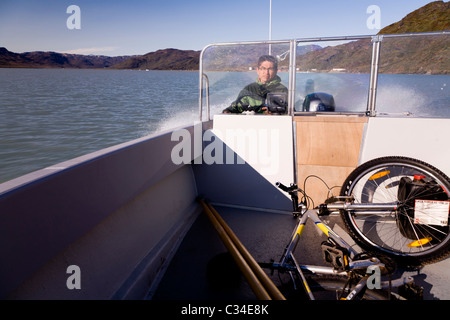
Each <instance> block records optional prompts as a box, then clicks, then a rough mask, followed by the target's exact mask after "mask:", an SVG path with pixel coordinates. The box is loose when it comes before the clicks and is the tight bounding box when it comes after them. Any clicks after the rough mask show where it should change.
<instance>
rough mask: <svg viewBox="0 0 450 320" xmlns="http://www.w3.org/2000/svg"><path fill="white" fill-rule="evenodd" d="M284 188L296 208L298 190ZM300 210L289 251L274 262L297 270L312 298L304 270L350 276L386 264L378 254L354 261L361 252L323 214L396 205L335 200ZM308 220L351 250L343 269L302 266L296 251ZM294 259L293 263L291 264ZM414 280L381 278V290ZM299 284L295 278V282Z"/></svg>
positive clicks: (364, 281) (281, 267)
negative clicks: (337, 231)
mask: <svg viewBox="0 0 450 320" xmlns="http://www.w3.org/2000/svg"><path fill="white" fill-rule="evenodd" d="M277 185H278V186H279V187H280V188H281V189H283V190H284V191H287V192H288V193H289V194H290V195H291V197H292V201H293V204H294V207H295V206H296V205H298V203H297V202H298V201H297V200H298V199H297V196H296V194H295V192H296V191H297V190H296V188H294V187H295V186H291V188H287V187H285V186H283V185H281V184H277ZM298 208H299V209H300V211H298V210H295V209H294V215H296V216H297V215H298V216H299V218H298V223H297V226H296V227H295V229H294V232H293V234H292V236H291V239H290V241H289V243H288V245H287V246H286V248H285V252H284V254H283V256H282V258H281V260H280V262H279V263H273V264H271V268H273V269H278V270H286V271H288V272H289V273H290V275H291V278H292V272H293V271H295V272H296V273H297V274H298V275H299V276H300V279H301V282H302V285H303V287H304V289H305V292H307V294H308V296H309V298H310V299H311V300H314V295H313V294H312V292H311V289H310V287H309V285H308V283H307V281H306V278H305V276H304V274H303V271H309V272H312V273H316V274H343V275H349V273H350V272H352V271H356V270H358V269H359V270H361V269H367V268H369V267H371V266H379V267H383V266H384V264H383V263H382V262H381V261H380V260H379V259H378V258H376V257H370V258H368V259H363V260H356V261H351V260H352V259H353V258H355V256H356V255H357V254H358V252H357V251H356V250H355V249H354V248H352V246H351V245H349V244H348V243H347V242H346V241H345V240H344V239H343V238H342V237H340V236H339V235H338V234H337V233H336V232H335V231H333V230H332V229H331V228H330V227H329V226H328V225H327V224H326V223H325V222H323V221H322V220H321V219H320V217H319V215H325V214H326V215H328V214H330V211H329V210H357V211H359V210H362V211H370V212H371V213H373V212H376V211H377V210H381V209H383V210H391V211H394V210H395V209H396V204H394V203H393V204H381V205H378V204H368V205H361V204H356V205H355V204H352V203H349V202H344V201H341V202H335V203H331V204H328V205H322V206H320V207H319V209H317V210H316V211H314V210H307V211H303V210H301V206H298ZM308 220H311V221H312V222H313V223H314V225H315V226H316V227H317V228H318V229H319V230H321V231H322V232H323V233H324V234H325V235H326V236H327V238H328V239H329V240H330V239H331V241H333V242H334V243H335V244H336V245H337V246H338V247H340V248H343V250H345V251H346V252H347V253H348V256H347V255H345V254H344V255H343V256H341V257H340V258H341V259H342V261H341V262H342V266H341V267H340V268H336V266H333V267H325V266H310V265H300V264H298V262H297V261H296V259H295V257H294V255H293V252H294V251H295V248H296V247H297V245H298V243H299V240H300V237H301V236H302V234H303V231H304V228H305V226H306V223H307V221H308ZM291 262H292V263H291ZM369 276H370V275H369V274H366V275H365V276H363V277H362V278H361V280H360V281H359V282H358V284H357V285H356V286H355V288H354V289H353V290H352V291H351V292H350V293H349V294H348V295H347V297H345V299H346V300H351V299H352V298H354V297H355V296H357V295H358V293H360V292H361V291H362V290H363V289H364V288H365V287H366V284H367V280H368V278H369ZM412 282H413V279H412V278H411V277H406V278H404V279H397V280H394V281H381V282H380V289H390V288H392V287H398V286H401V285H403V284H406V283H412ZM294 286H295V281H294Z"/></svg>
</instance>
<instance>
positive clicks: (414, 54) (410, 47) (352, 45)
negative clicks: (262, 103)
mask: <svg viewBox="0 0 450 320" xmlns="http://www.w3.org/2000/svg"><path fill="white" fill-rule="evenodd" d="M449 17H450V2H443V1H435V2H431V3H429V4H427V5H425V6H423V7H422V8H419V9H417V10H415V11H413V12H411V13H410V14H408V15H407V16H406V17H404V18H403V19H402V20H401V21H399V22H396V23H393V24H391V25H389V26H387V27H385V28H383V29H381V30H380V32H379V33H378V34H379V35H383V34H392V33H415V32H430V31H444V30H450V19H449ZM442 39H443V37H439V38H437V37H421V38H416V39H412V38H390V39H388V38H385V39H383V41H382V43H381V52H380V57H381V58H380V65H379V67H380V68H379V71H380V72H382V73H383V72H385V73H406V74H408V73H418V74H425V73H427V74H450V65H449V56H450V52H449V44H448V38H447V39H446V41H442ZM371 47H372V43H371V41H370V40H358V41H352V42H349V43H346V44H343V45H338V46H334V47H326V48H324V49H322V50H319V51H314V53H307V54H305V55H302V56H301V58H300V59H298V67H299V69H300V70H302V71H311V70H314V71H318V72H330V71H331V72H332V71H333V70H336V69H345V70H346V71H347V72H351V73H369V72H370V65H371Z"/></svg>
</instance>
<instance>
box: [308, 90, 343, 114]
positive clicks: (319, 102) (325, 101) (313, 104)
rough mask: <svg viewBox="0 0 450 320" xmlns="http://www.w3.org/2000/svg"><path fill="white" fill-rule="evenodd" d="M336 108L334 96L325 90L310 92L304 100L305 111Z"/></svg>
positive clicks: (332, 109)
mask: <svg viewBox="0 0 450 320" xmlns="http://www.w3.org/2000/svg"><path fill="white" fill-rule="evenodd" d="M335 108H336V105H335V103H334V98H333V96H332V95H331V94H328V93H324V92H314V93H310V94H308V95H307V96H306V97H305V101H303V111H311V112H316V111H334V110H335Z"/></svg>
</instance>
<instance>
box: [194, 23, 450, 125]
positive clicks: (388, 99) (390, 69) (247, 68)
mask: <svg viewBox="0 0 450 320" xmlns="http://www.w3.org/2000/svg"><path fill="white" fill-rule="evenodd" d="M263 55H271V56H273V57H274V58H275V59H277V62H278V70H277V72H276V75H277V76H278V77H279V79H280V80H281V84H282V85H284V86H285V87H286V88H287V91H288V98H287V102H288V108H287V112H286V113H287V114H290V115H298V116H301V115H310V114H321V113H326V114H329V113H334V114H356V115H363V116H365V115H367V116H402V117H403V116H405V117H433V118H450V108H449V107H448V106H449V102H450V91H449V90H450V89H449V86H450V81H449V80H450V32H448V31H445V32H430V33H420V34H401V35H382V36H355V37H334V38H317V39H295V40H287V41H265V42H244V43H228V44H213V45H209V46H207V47H206V48H205V49H204V50H203V51H202V54H201V63H200V77H201V80H200V90H201V91H200V93H201V97H200V106H199V107H200V117H201V119H202V117H203V116H205V113H204V112H203V110H205V106H206V110H207V112H206V117H207V118H211V116H212V115H214V114H219V113H222V112H223V110H225V109H227V108H228V107H230V106H231V105H232V104H233V103H236V101H237V100H238V97H239V94H240V92H241V90H242V89H243V88H244V87H245V86H247V85H249V84H251V83H254V82H256V81H257V79H258V72H257V71H258V70H257V67H258V59H259V58H260V57H261V56H263ZM202 115H203V116H202Z"/></svg>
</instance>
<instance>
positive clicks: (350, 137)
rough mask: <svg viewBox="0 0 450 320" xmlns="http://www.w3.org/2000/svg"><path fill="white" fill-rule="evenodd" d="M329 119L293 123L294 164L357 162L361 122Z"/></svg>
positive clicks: (346, 163)
mask: <svg viewBox="0 0 450 320" xmlns="http://www.w3.org/2000/svg"><path fill="white" fill-rule="evenodd" d="M325 119H326V118H325ZM333 120H334V121H329V120H325V121H317V120H314V121H301V122H297V146H298V147H297V161H298V163H300V164H316V165H321V166H355V165H356V164H357V163H358V158H359V149H360V146H361V138H362V132H363V128H364V123H361V122H353V121H352V122H349V121H348V120H347V119H343V120H342V121H343V122H336V119H335V118H333Z"/></svg>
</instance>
